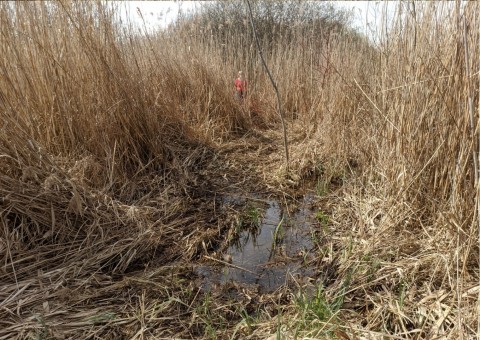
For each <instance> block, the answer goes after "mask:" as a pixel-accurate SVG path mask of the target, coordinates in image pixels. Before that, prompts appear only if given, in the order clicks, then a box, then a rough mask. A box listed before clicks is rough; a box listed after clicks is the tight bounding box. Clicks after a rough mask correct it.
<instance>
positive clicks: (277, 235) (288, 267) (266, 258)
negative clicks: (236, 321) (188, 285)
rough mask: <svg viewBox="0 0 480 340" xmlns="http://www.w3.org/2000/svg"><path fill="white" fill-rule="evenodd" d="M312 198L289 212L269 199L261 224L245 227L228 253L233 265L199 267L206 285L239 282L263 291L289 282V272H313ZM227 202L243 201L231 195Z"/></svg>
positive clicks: (301, 273)
mask: <svg viewBox="0 0 480 340" xmlns="http://www.w3.org/2000/svg"><path fill="white" fill-rule="evenodd" d="M312 198H313V195H306V196H305V197H304V198H303V199H302V201H301V202H300V203H299V205H298V206H297V208H296V209H295V210H294V211H290V212H289V213H288V212H287V211H286V209H285V208H284V207H282V206H281V204H280V203H279V202H278V201H276V200H268V201H266V203H265V207H264V211H263V213H262V214H261V216H262V217H261V222H260V225H259V227H258V228H253V229H254V230H252V228H249V229H248V230H244V231H242V232H241V233H240V235H239V238H238V241H237V242H233V243H232V244H231V245H230V246H229V248H228V249H227V251H226V253H225V254H224V256H223V257H224V258H228V259H229V261H231V265H225V266H219V265H218V264H215V265H213V264H212V265H202V266H199V267H198V268H197V269H196V272H197V274H198V275H199V276H201V277H202V278H203V283H202V286H203V288H204V289H206V290H209V289H210V288H211V287H212V286H213V285H218V284H225V283H227V282H235V283H237V284H248V285H252V284H253V285H258V289H259V291H261V292H267V293H268V292H272V291H274V290H275V289H277V288H278V287H280V286H282V285H283V284H285V283H286V280H288V278H289V275H293V276H301V277H311V276H313V274H314V268H313V267H309V266H308V265H306V263H307V261H306V260H307V258H308V256H309V254H310V252H311V250H312V248H313V242H312V232H313V230H312V228H313V226H314V224H315V217H314V211H313V209H312V207H311V205H312ZM223 202H224V203H225V204H229V203H230V202H233V203H239V199H236V198H235V197H232V196H228V197H224V198H223ZM240 268H241V269H240Z"/></svg>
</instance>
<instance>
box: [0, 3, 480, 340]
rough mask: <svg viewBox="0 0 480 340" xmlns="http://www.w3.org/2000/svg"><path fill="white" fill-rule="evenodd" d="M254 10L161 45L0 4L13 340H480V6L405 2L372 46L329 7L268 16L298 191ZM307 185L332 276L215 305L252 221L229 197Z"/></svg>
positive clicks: (43, 6)
mask: <svg viewBox="0 0 480 340" xmlns="http://www.w3.org/2000/svg"><path fill="white" fill-rule="evenodd" d="M239 4H240V3H236V2H232V3H219V4H211V5H207V6H206V7H205V9H204V11H203V12H200V13H196V14H193V15H191V16H184V17H182V18H181V20H179V21H178V22H177V23H176V24H174V25H172V26H170V27H169V28H168V29H166V30H164V31H161V32H157V33H156V34H134V33H135V32H134V29H133V27H132V26H129V25H128V23H121V18H120V17H119V14H118V13H119V12H118V9H117V8H115V6H114V5H111V4H107V5H105V4H103V3H97V2H63V1H62V2H48V3H47V2H40V3H37V2H36V3H28V2H17V3H1V4H0V23H1V25H0V50H1V54H0V55H1V57H0V75H1V76H0V114H1V116H2V124H3V125H2V126H1V127H0V129H1V133H0V158H1V162H0V227H1V228H0V258H1V260H2V267H1V270H0V283H1V286H2V288H1V289H0V301H2V302H1V303H0V306H1V307H2V308H1V310H0V338H5V339H7V338H8V339H12V338H19V339H20V338H37V339H47V338H72V339H83V338H92V337H98V338H111V339H119V338H132V339H133V338H162V337H163V338H172V337H183V338H250V339H258V338H269V337H270V338H272V337H277V336H278V337H284V338H294V337H310V338H315V337H316V338H328V337H332V338H335V337H337V338H383V337H398V338H415V339H431V338H435V337H440V338H473V337H474V336H475V334H477V333H478V329H477V328H478V325H477V320H478V311H477V305H478V296H479V295H478V294H479V292H480V289H479V286H478V280H479V270H478V268H479V261H480V258H479V246H478V241H479V228H480V227H479V225H480V224H479V217H478V206H479V201H478V190H477V188H478V185H479V166H480V165H479V153H480V144H479V143H480V139H479V138H478V122H479V112H480V109H479V108H480V104H479V71H478V70H479V69H480V65H479V63H478V58H476V56H478V54H479V52H480V51H479V50H478V49H479V45H478V42H479V41H480V40H479V38H480V37H479V32H480V27H478V26H479V22H478V19H477V18H478V17H480V8H479V5H478V4H477V3H474V2H469V3H465V4H462V3H458V4H454V3H449V2H435V3H422V4H417V3H415V4H411V3H401V4H399V6H398V7H397V12H396V15H395V18H394V23H393V25H392V28H391V29H390V30H389V31H388V32H384V33H383V35H381V39H380V40H379V41H378V44H372V43H371V42H370V41H369V40H368V39H367V38H365V37H363V36H361V35H360V34H358V33H356V32H354V31H352V30H351V29H349V28H348V20H347V17H346V16H344V13H342V12H337V11H336V10H334V9H332V8H327V7H326V5H325V6H324V5H323V4H319V5H315V4H311V3H309V4H306V5H305V6H313V7H312V8H310V9H309V11H305V8H303V10H302V7H301V4H297V3H296V2H283V3H282V4H276V3H275V2H266V3H264V2H254V13H256V15H257V17H256V19H257V20H258V27H259V36H260V38H261V42H262V48H263V49H264V50H263V51H264V54H265V57H266V61H267V64H268V65H269V67H270V68H271V70H272V72H273V74H274V77H275V78H276V79H277V80H278V82H279V84H280V86H279V87H280V95H281V98H282V103H283V105H284V109H285V112H286V117H287V120H288V123H287V126H288V134H289V143H290V148H291V155H290V158H291V160H292V161H291V165H290V173H289V174H288V176H286V174H285V172H284V168H283V167H284V165H283V153H282V152H283V150H282V137H281V135H280V132H279V128H278V127H279V123H280V122H279V118H278V114H277V112H276V102H275V96H274V92H273V89H272V88H271V86H270V85H269V82H268V79H267V77H266V75H265V73H264V72H263V70H262V66H261V64H260V60H259V58H258V51H256V49H255V48H254V44H253V38H252V32H251V30H250V28H249V26H248V21H247V20H246V19H247V18H246V16H245V12H244V9H243V8H242V6H240V5H239ZM316 6H317V7H316ZM262 11H263V12H262ZM225 13H227V14H228V13H230V14H232V15H227V16H225ZM308 13H316V14H315V15H314V16H309V14H308ZM321 13H327V14H321ZM277 14H278V15H277ZM322 15H323V16H322ZM262 18H263V19H262ZM238 27H242V28H244V29H241V30H239V29H237V28H238ZM268 32H273V33H272V34H267V33H268ZM319 32H320V33H319ZM238 70H244V72H245V73H246V76H247V79H248V80H249V87H248V97H247V99H246V100H245V101H244V102H238V101H237V100H236V99H235V97H234V96H233V88H232V87H233V86H232V82H233V78H234V76H235V74H236V72H237V71H238ZM312 179H313V182H315V183H316V190H317V191H316V194H317V196H316V203H315V204H317V206H318V209H319V210H318V211H319V212H318V213H317V219H318V220H319V222H318V225H317V226H316V227H317V229H318V230H316V231H315V232H314V233H313V234H312V237H313V238H315V242H314V243H315V248H314V249H313V250H311V251H310V252H309V255H308V258H307V256H306V255H305V261H307V260H308V261H309V263H314V264H315V267H316V268H317V272H318V273H317V274H318V275H317V277H314V278H312V279H311V280H307V281H308V282H307V283H305V282H306V281H305V282H303V281H302V280H300V279H298V278H294V277H291V278H288V280H289V282H290V284H289V285H286V286H285V287H282V288H281V289H279V290H278V291H276V292H275V293H273V294H264V295H261V296H258V294H257V292H258V291H256V290H255V288H254V287H253V288H252V287H242V286H239V285H237V284H236V283H230V284H227V285H224V286H222V287H219V288H218V289H216V290H213V291H212V292H205V291H203V290H202V289H201V288H200V285H199V283H198V282H197V280H196V279H197V277H196V275H195V273H194V267H195V266H196V263H197V262H198V261H199V260H200V259H201V258H202V255H208V256H213V255H215V251H216V250H217V249H219V248H220V247H221V246H220V245H221V244H223V243H222V242H224V241H225V235H230V234H231V232H232V230H233V228H235V223H236V222H235V221H236V216H233V215H232V212H231V211H229V210H228V207H224V206H223V205H222V204H219V201H218V199H217V198H216V194H217V193H220V192H228V191H241V190H244V191H250V192H257V193H258V192H268V193H277V194H281V195H283V197H296V196H297V195H298V193H299V192H300V189H299V188H300V187H301V186H302V184H305V183H310V182H312ZM314 186H315V185H314ZM223 246H224V244H223ZM302 282H303V283H302ZM312 292H313V293H312Z"/></svg>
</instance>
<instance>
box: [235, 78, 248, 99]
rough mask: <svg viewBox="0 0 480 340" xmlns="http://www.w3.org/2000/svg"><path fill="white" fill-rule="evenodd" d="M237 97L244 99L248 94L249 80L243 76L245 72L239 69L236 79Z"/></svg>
mask: <svg viewBox="0 0 480 340" xmlns="http://www.w3.org/2000/svg"><path fill="white" fill-rule="evenodd" d="M234 84H235V97H236V98H237V99H239V100H241V99H244V98H245V96H246V95H247V81H246V80H245V78H244V77H243V72H242V71H238V76H237V79H235V83H234Z"/></svg>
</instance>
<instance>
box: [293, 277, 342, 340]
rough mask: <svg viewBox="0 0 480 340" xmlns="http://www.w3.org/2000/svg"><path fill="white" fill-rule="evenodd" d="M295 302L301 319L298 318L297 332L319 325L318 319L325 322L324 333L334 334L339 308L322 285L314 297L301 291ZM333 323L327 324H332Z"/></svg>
mask: <svg viewBox="0 0 480 340" xmlns="http://www.w3.org/2000/svg"><path fill="white" fill-rule="evenodd" d="M295 304H296V306H297V308H298V310H299V312H300V315H299V319H298V320H296V323H297V327H296V332H300V331H305V330H309V329H311V328H314V327H318V323H317V322H318V321H320V322H321V323H322V324H323V323H326V324H325V327H323V330H322V332H321V333H322V335H324V336H325V335H332V331H333V330H334V328H335V326H334V325H333V322H332V321H334V320H333V318H334V315H335V313H336V312H337V310H338V309H336V308H337V307H336V305H334V304H331V303H329V301H328V300H327V297H326V296H325V292H324V290H323V288H322V287H321V286H319V287H318V288H317V291H316V294H315V296H313V297H309V296H307V294H305V293H304V292H300V293H299V294H297V295H296V296H295ZM330 323H332V324H331V325H327V324H330Z"/></svg>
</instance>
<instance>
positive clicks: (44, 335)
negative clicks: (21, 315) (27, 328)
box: [35, 315, 50, 340]
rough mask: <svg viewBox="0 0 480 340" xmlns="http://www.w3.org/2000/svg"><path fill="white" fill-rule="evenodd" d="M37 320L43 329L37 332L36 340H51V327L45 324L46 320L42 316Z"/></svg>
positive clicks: (37, 317) (38, 316)
mask: <svg viewBox="0 0 480 340" xmlns="http://www.w3.org/2000/svg"><path fill="white" fill-rule="evenodd" d="M35 318H36V319H37V321H38V323H39V324H40V325H41V328H40V329H38V330H37V331H36V334H35V340H45V339H50V335H49V333H50V331H49V327H48V325H47V323H46V322H45V320H44V319H43V317H42V316H40V315H37V316H36V317H35Z"/></svg>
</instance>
